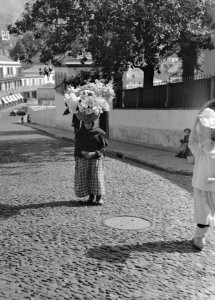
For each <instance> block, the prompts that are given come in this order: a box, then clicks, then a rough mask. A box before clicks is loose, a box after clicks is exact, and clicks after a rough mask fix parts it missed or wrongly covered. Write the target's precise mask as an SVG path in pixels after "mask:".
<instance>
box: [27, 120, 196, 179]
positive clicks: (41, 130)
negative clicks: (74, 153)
mask: <svg viewBox="0 0 215 300" xmlns="http://www.w3.org/2000/svg"><path fill="white" fill-rule="evenodd" d="M25 126H28V127H31V128H33V129H35V130H37V131H40V132H42V133H45V134H46V135H49V136H51V137H54V138H56V139H62V140H67V141H72V142H74V139H73V138H68V137H65V136H62V137H59V136H57V135H55V134H53V133H50V132H48V131H46V130H45V129H40V128H37V127H34V126H33V125H31V124H25ZM106 153H107V154H111V155H115V156H117V157H118V158H121V159H127V160H129V161H132V162H135V163H139V164H142V165H145V166H147V167H150V168H153V169H155V170H158V171H162V172H166V173H170V174H176V175H185V176H192V175H193V173H192V172H190V171H183V170H173V169H171V168H164V167H161V166H159V165H157V164H154V163H151V162H148V161H145V160H142V159H139V158H135V157H132V156H130V155H126V154H124V153H123V152H119V151H114V150H109V149H106Z"/></svg>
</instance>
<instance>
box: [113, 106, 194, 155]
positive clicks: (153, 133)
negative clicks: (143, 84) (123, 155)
mask: <svg viewBox="0 0 215 300" xmlns="http://www.w3.org/2000/svg"><path fill="white" fill-rule="evenodd" d="M197 114H198V110H132V109H126V110H122V109H116V110H112V111H111V112H110V117H109V120H110V123H109V128H110V132H109V134H110V138H111V139H114V140H120V141H125V142H128V143H135V144H139V145H150V146H152V147H156V148H161V149H162V148H165V149H168V150H174V151H175V150H176V149H178V147H179V139H180V138H181V136H182V134H183V130H184V129H185V128H187V127H188V128H192V123H193V121H194V118H195V116H196V115H197Z"/></svg>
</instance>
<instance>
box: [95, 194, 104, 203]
mask: <svg viewBox="0 0 215 300" xmlns="http://www.w3.org/2000/svg"><path fill="white" fill-rule="evenodd" d="M103 203H104V201H103V200H102V197H101V196H97V197H96V204H97V205H102V204H103Z"/></svg>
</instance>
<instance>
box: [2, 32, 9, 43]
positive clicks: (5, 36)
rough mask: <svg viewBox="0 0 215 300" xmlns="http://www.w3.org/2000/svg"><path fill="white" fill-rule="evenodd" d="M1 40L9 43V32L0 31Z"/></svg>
mask: <svg viewBox="0 0 215 300" xmlns="http://www.w3.org/2000/svg"><path fill="white" fill-rule="evenodd" d="M1 38H2V40H3V41H9V39H10V34H9V31H4V30H2V31H1Z"/></svg>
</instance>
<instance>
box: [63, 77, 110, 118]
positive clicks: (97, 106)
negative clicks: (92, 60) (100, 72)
mask: <svg viewBox="0 0 215 300" xmlns="http://www.w3.org/2000/svg"><path fill="white" fill-rule="evenodd" d="M114 96H115V94H114V90H113V83H112V82H109V83H108V84H106V85H105V84H104V83H102V82H101V81H99V80H96V81H95V83H87V84H85V85H83V86H80V87H79V88H77V89H74V88H73V87H69V89H68V92H67V93H66V94H65V103H66V104H67V105H68V106H69V109H70V111H71V112H73V113H77V112H78V111H79V112H80V113H82V114H87V115H88V114H95V115H99V114H100V113H102V112H103V111H109V110H110V107H109V104H110V103H111V101H112V100H113V98H114Z"/></svg>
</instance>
